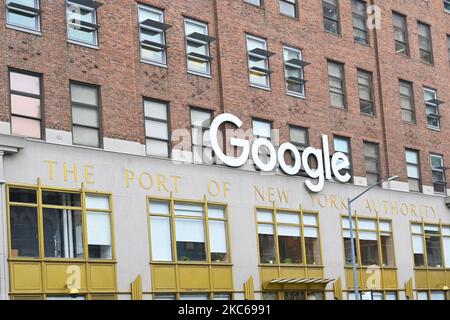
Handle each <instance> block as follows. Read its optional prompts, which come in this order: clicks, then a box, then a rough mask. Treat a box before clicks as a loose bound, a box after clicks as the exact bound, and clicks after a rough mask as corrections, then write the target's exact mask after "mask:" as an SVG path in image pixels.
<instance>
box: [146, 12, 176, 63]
mask: <svg viewBox="0 0 450 320" xmlns="http://www.w3.org/2000/svg"><path fill="white" fill-rule="evenodd" d="M138 12H139V41H140V47H141V60H142V61H144V62H150V63H156V64H161V65H166V64H167V46H166V31H167V29H169V28H170V27H171V26H170V25H168V24H166V23H164V12H163V11H162V10H159V9H156V8H152V7H148V6H144V5H141V4H140V5H138Z"/></svg>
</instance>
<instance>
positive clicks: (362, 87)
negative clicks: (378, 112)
mask: <svg viewBox="0 0 450 320" xmlns="http://www.w3.org/2000/svg"><path fill="white" fill-rule="evenodd" d="M358 87H359V105H360V110H361V113H364V114H368V115H371V116H374V115H375V108H374V105H373V94H372V90H373V89H372V73H370V72H368V71H364V70H358Z"/></svg>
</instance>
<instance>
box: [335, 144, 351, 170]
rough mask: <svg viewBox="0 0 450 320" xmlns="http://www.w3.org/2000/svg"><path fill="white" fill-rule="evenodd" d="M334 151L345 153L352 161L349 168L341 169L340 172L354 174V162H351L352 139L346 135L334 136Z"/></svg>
mask: <svg viewBox="0 0 450 320" xmlns="http://www.w3.org/2000/svg"><path fill="white" fill-rule="evenodd" d="M334 151H335V152H342V153H343V154H345V155H346V156H347V158H348V160H349V162H350V164H349V165H348V167H347V168H344V169H342V170H340V173H341V174H342V175H345V174H346V173H348V174H350V175H351V174H352V164H351V162H352V161H351V159H352V157H351V152H350V139H349V138H344V137H334Z"/></svg>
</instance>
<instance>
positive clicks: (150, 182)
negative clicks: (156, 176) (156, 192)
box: [139, 172, 153, 190]
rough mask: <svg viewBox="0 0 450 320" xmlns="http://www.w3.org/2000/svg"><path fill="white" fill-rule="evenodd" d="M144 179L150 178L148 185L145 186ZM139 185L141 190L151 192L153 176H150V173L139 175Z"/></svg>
mask: <svg viewBox="0 0 450 320" xmlns="http://www.w3.org/2000/svg"><path fill="white" fill-rule="evenodd" d="M144 177H147V178H148V179H147V182H148V184H145V181H144ZM139 185H140V186H141V188H142V189H144V190H150V189H151V188H152V187H153V178H152V176H151V175H150V173H148V172H142V173H141V174H140V175H139Z"/></svg>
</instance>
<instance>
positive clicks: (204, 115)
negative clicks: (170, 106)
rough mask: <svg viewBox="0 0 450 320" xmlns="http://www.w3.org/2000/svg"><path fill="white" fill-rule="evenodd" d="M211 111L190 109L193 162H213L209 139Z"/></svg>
mask: <svg viewBox="0 0 450 320" xmlns="http://www.w3.org/2000/svg"><path fill="white" fill-rule="evenodd" d="M211 122H212V112H211V111H207V110H200V109H195V108H192V109H191V131H192V156H193V161H194V162H195V163H213V151H212V148H211V141H209V127H210V126H211Z"/></svg>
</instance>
